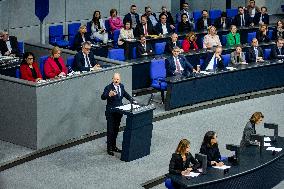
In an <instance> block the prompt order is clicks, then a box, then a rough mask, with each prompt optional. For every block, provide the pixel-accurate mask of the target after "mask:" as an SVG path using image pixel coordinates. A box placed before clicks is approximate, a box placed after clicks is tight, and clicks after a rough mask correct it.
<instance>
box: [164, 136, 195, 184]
mask: <svg viewBox="0 0 284 189" xmlns="http://www.w3.org/2000/svg"><path fill="white" fill-rule="evenodd" d="M199 166H200V164H199V163H198V161H197V160H196V159H195V158H194V157H193V156H192V155H191V153H190V142H189V141H188V140H187V139H182V140H181V141H180V142H179V144H178V146H177V149H176V151H175V153H173V154H172V158H171V161H170V165H169V173H170V174H176V175H183V176H184V175H188V174H189V173H190V172H191V171H194V170H196V169H198V168H199ZM173 186H174V188H176V189H177V188H180V186H179V185H178V184H177V183H175V182H173Z"/></svg>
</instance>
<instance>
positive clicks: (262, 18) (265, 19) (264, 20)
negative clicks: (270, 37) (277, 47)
mask: <svg viewBox="0 0 284 189" xmlns="http://www.w3.org/2000/svg"><path fill="white" fill-rule="evenodd" d="M260 10H261V11H260V12H258V13H256V14H255V16H254V18H253V22H254V24H255V25H259V24H266V25H269V15H268V14H267V8H266V7H261V9H260Z"/></svg>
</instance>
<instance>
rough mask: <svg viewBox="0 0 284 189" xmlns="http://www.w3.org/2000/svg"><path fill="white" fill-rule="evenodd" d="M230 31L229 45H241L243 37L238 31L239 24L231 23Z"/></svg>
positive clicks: (228, 36)
mask: <svg viewBox="0 0 284 189" xmlns="http://www.w3.org/2000/svg"><path fill="white" fill-rule="evenodd" d="M230 31H231V32H230V33H228V35H227V46H233V45H240V44H241V37H240V34H239V33H237V26H235V25H231V28H230Z"/></svg>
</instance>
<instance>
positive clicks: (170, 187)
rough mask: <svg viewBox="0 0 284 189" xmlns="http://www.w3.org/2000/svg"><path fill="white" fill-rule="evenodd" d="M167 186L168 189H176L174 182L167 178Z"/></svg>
mask: <svg viewBox="0 0 284 189" xmlns="http://www.w3.org/2000/svg"><path fill="white" fill-rule="evenodd" d="M165 186H166V188H167V189H175V188H174V186H173V183H172V180H171V179H170V178H167V179H166V180H165Z"/></svg>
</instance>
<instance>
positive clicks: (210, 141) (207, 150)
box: [200, 131, 224, 167]
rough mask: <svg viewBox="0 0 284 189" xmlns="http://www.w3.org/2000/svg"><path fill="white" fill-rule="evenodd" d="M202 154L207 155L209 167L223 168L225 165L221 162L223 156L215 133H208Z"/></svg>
mask: <svg viewBox="0 0 284 189" xmlns="http://www.w3.org/2000/svg"><path fill="white" fill-rule="evenodd" d="M200 153H201V154H204V155H207V165H208V166H209V167H211V166H222V165H224V163H223V162H222V161H221V154H220V151H219V148H218V143H217V135H216V133H215V132H214V131H208V132H207V133H206V134H205V136H204V139H203V142H202V145H201V148H200Z"/></svg>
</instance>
